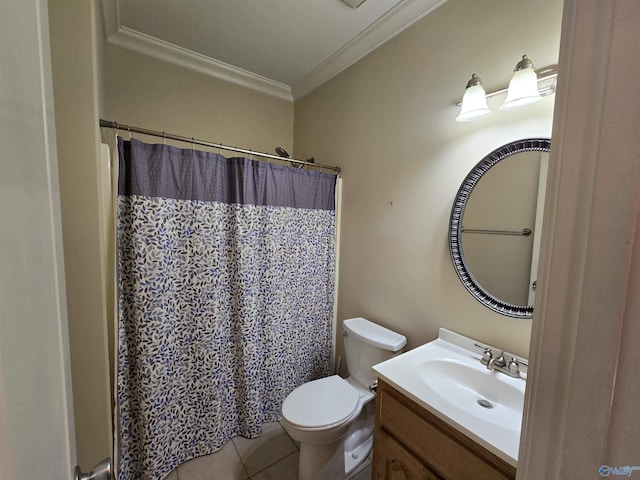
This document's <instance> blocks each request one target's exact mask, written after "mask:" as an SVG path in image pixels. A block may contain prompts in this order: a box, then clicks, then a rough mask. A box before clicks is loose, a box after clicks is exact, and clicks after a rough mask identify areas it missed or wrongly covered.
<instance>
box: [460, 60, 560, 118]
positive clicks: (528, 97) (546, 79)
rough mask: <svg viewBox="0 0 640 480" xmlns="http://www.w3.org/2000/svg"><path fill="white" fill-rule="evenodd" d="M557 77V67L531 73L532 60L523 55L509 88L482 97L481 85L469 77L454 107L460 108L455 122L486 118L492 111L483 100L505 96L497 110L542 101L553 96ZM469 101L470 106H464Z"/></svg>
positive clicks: (483, 93)
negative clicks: (460, 99) (462, 94)
mask: <svg viewBox="0 0 640 480" xmlns="http://www.w3.org/2000/svg"><path fill="white" fill-rule="evenodd" d="M557 76H558V66H557V65H549V66H546V67H543V68H539V69H534V67H533V63H532V62H531V60H530V59H529V58H528V57H527V56H526V55H523V56H522V60H520V61H519V62H518V64H517V65H516V68H515V69H514V73H513V77H512V78H511V81H510V82H509V88H502V89H500V90H496V91H493V92H489V93H486V94H485V91H484V87H483V86H482V81H481V80H480V78H479V77H478V76H477V75H476V74H475V73H474V74H473V75H472V76H471V80H469V82H467V89H466V91H465V94H464V97H463V98H462V101H461V102H458V103H457V104H456V105H458V106H460V107H461V109H460V114H459V115H458V116H457V117H456V121H458V122H471V121H473V120H478V119H480V118H483V117H485V116H487V115H488V114H489V113H490V112H491V110H489V107H488V106H487V101H486V99H487V98H489V97H494V96H496V95H500V94H502V93H506V94H507V98H506V99H505V101H504V103H503V104H502V105H501V106H500V110H513V109H516V108H520V107H524V106H525V105H530V104H532V103H535V102H537V101H539V100H541V99H542V97H546V96H547V95H551V94H553V93H555V91H556V78H557ZM482 95H484V98H478V97H480V96H482ZM468 98H469V102H467V99H468Z"/></svg>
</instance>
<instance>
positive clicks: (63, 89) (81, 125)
mask: <svg viewBox="0 0 640 480" xmlns="http://www.w3.org/2000/svg"><path fill="white" fill-rule="evenodd" d="M96 7H97V5H96V3H95V2H94V1H91V2H87V1H85V0H73V1H69V0H51V1H49V23H50V29H51V33H50V35H51V56H52V70H53V86H54V102H55V116H56V138H57V145H58V172H59V177H60V201H61V209H62V229H63V241H64V258H65V272H66V287H67V305H68V311H69V340H70V349H71V372H72V383H73V403H74V414H75V425H76V444H77V454H78V463H79V464H80V466H81V467H82V468H83V470H84V471H88V470H90V469H91V468H93V466H94V465H95V464H96V463H98V462H99V461H100V460H101V459H102V458H105V457H108V456H110V455H111V445H112V435H111V414H110V411H111V405H110V402H111V390H110V386H109V376H108V373H109V369H108V351H107V313H106V302H107V299H106V294H105V291H106V290H105V286H106V282H105V265H104V261H103V259H104V255H105V253H104V248H105V245H104V242H103V241H102V236H101V228H102V223H101V215H100V210H99V199H100V197H99V191H100V185H99V184H98V180H97V178H98V177H97V172H98V167H99V163H98V161H99V144H100V132H99V129H98V124H97V122H98V118H99V101H100V97H101V94H100V92H99V82H98V71H99V62H100V59H99V58H98V53H97V49H96V45H97V44H98V43H97V35H101V34H102V32H101V31H98V30H97V27H98V22H97V20H96V17H97V15H98V10H97V8H96Z"/></svg>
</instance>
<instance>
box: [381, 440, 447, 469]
mask: <svg viewBox="0 0 640 480" xmlns="http://www.w3.org/2000/svg"><path fill="white" fill-rule="evenodd" d="M376 442H377V444H376V448H378V447H379V450H380V452H381V453H380V455H377V456H375V457H374V463H375V467H374V477H373V480H441V479H440V478H439V477H437V476H435V475H434V474H433V473H431V471H430V470H429V469H428V468H427V467H426V466H425V465H424V464H423V463H422V462H421V461H420V460H418V459H417V458H416V457H414V456H413V455H412V454H411V453H410V452H409V451H408V450H407V449H406V448H404V447H403V446H402V445H400V444H399V443H398V442H396V441H395V440H394V439H393V438H392V437H390V436H389V435H387V434H386V433H384V432H381V434H380V435H378V437H377V438H376Z"/></svg>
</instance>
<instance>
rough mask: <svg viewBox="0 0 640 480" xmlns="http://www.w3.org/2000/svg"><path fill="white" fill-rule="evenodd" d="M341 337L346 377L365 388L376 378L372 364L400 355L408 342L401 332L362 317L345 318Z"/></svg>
mask: <svg viewBox="0 0 640 480" xmlns="http://www.w3.org/2000/svg"><path fill="white" fill-rule="evenodd" d="M342 337H343V339H344V350H345V355H346V357H347V369H348V370H349V377H351V378H352V379H354V380H356V381H357V382H358V383H359V384H361V385H362V386H364V387H367V388H368V387H369V386H370V385H371V384H372V383H373V382H374V380H375V379H376V376H375V374H374V372H373V370H372V369H371V367H373V366H374V365H375V364H377V363H380V362H384V361H385V360H388V359H389V358H391V357H395V356H396V355H399V354H400V353H402V351H403V349H404V346H405V345H406V344H407V339H406V338H405V336H404V335H400V334H399V333H396V332H394V331H392V330H389V329H388V328H385V327H382V326H380V325H378V324H375V323H373V322H370V321H369V320H367V319H365V318H362V317H358V318H350V319H347V320H345V321H344V322H343V323H342Z"/></svg>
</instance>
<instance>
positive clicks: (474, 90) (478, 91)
mask: <svg viewBox="0 0 640 480" xmlns="http://www.w3.org/2000/svg"><path fill="white" fill-rule="evenodd" d="M490 113H491V110H489V107H488V106H487V94H486V93H485V91H484V87H483V86H482V83H480V84H479V85H474V86H472V87H468V88H467V90H466V91H465V92H464V97H462V106H461V107H460V114H459V115H458V116H457V117H456V121H457V122H472V121H474V120H478V119H480V118H483V117H486V116H487V115H489V114H490Z"/></svg>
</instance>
